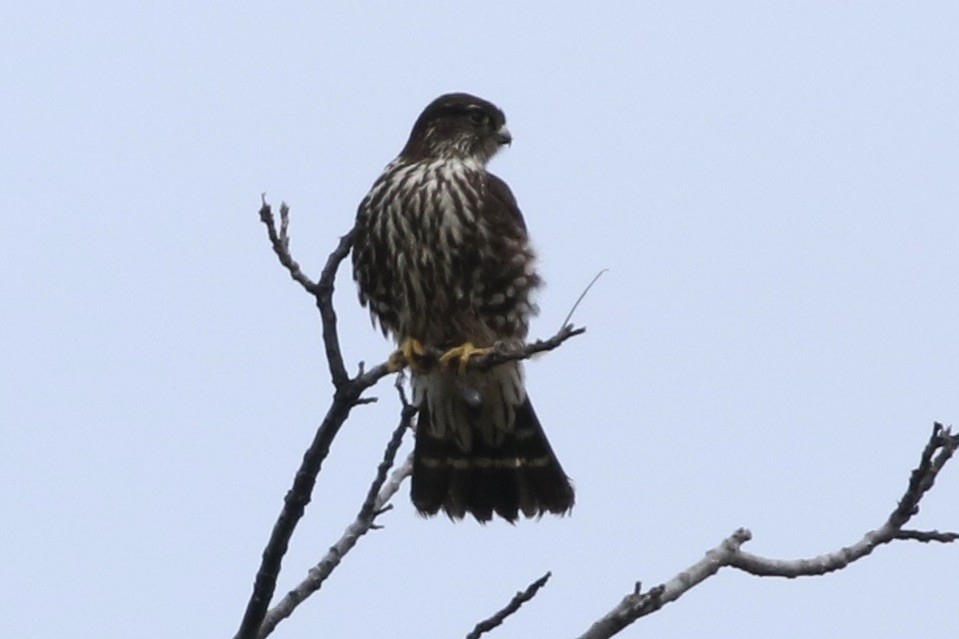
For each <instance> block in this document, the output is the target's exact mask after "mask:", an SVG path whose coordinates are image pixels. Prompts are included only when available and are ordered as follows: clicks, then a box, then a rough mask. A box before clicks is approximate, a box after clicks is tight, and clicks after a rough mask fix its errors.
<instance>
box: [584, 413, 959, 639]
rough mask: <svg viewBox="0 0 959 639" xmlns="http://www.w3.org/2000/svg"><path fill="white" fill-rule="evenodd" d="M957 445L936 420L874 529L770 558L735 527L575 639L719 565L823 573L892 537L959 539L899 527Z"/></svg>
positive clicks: (604, 632) (605, 633)
mask: <svg viewBox="0 0 959 639" xmlns="http://www.w3.org/2000/svg"><path fill="white" fill-rule="evenodd" d="M956 448H959V435H954V434H952V432H951V431H950V429H948V428H945V427H943V425H942V424H939V423H936V424H935V425H934V427H933V431H932V436H931V437H930V439H929V442H928V443H927V444H926V446H925V448H924V449H923V452H922V456H921V458H920V461H919V466H918V467H917V468H916V469H915V470H913V471H912V474H911V476H910V478H909V486H908V488H907V489H906V492H905V494H903V497H902V499H901V500H900V501H899V505H898V506H897V507H896V509H895V510H893V512H892V514H890V515H889V517H888V518H887V519H886V521H885V522H884V523H883V524H882V526H880V527H879V528H878V529H876V530H873V531H870V532H868V533H866V535H865V536H864V537H863V538H862V539H861V540H859V541H858V542H856V543H855V544H853V545H852V546H849V547H846V548H841V549H839V550H837V551H835V552H832V553H827V554H824V555H820V556H818V557H812V558H808V559H791V560H788V559H770V558H767V557H760V556H759V555H753V554H750V553H747V552H743V550H742V545H743V544H744V543H746V542H747V541H749V540H750V539H751V538H752V533H751V532H749V531H748V530H747V529H745V528H740V529H739V530H737V531H736V532H734V533H733V534H732V535H730V536H729V537H728V538H726V539H724V540H723V542H722V543H720V544H719V545H718V546H716V547H715V548H713V549H712V550H710V551H709V552H707V553H706V556H705V557H704V558H703V559H701V560H700V561H697V562H696V563H695V564H693V565H692V566H690V567H689V568H687V569H686V570H684V571H682V572H681V573H679V574H678V575H676V576H675V577H673V578H672V579H670V580H669V581H667V582H666V583H664V584H661V585H659V586H657V587H656V588H653V589H652V590H650V591H649V592H647V593H645V594H640V592H639V588H638V587H637V589H636V592H634V593H632V594H629V595H627V596H626V597H624V598H623V600H622V601H621V602H620V603H619V605H617V606H616V607H615V608H613V609H612V610H611V611H610V612H609V613H607V614H606V615H605V616H604V617H603V618H602V619H600V620H599V621H597V622H596V623H595V624H593V626H592V627H590V629H589V630H587V631H586V632H585V633H584V634H582V635H580V637H579V639H606V638H608V637H612V636H613V635H615V634H616V633H618V632H619V631H620V630H622V629H623V628H625V627H626V626H628V625H629V624H631V623H633V622H634V621H636V620H637V619H639V618H640V617H643V616H645V615H648V614H650V613H652V612H655V611H656V610H658V609H659V608H661V607H662V606H663V605H665V604H667V603H670V602H672V601H676V600H677V599H679V598H680V597H681V596H682V595H684V594H686V592H688V591H689V590H691V589H692V588H693V587H695V586H697V585H698V584H700V583H702V582H703V581H705V580H706V579H708V578H709V577H712V576H713V575H715V574H716V573H717V572H718V571H719V569H720V568H724V567H726V566H731V567H733V568H738V569H739V570H742V571H744V572H747V573H749V574H751V575H757V576H761V577H786V578H789V579H792V578H795V577H806V576H813V575H824V574H826V573H829V572H832V571H835V570H840V569H842V568H845V567H846V566H847V565H849V564H850V563H852V562H854V561H856V560H858V559H862V558H863V557H865V556H866V555H868V554H870V553H871V552H872V551H873V550H874V549H875V548H876V547H878V546H881V545H882V544H887V543H889V542H891V541H893V540H896V539H914V540H917V541H923V542H942V543H949V542H952V541H957V540H959V533H951V532H949V533H941V532H939V531H930V532H920V531H911V530H905V531H904V530H902V527H903V526H904V525H905V524H906V523H907V522H908V521H909V520H910V519H911V518H912V517H913V516H914V515H915V514H916V513H918V512H919V502H920V501H921V500H922V497H923V496H924V495H925V494H926V493H927V492H928V491H929V490H930V489H931V488H932V486H933V484H934V483H935V480H936V477H937V476H938V474H939V471H940V470H942V468H943V466H944V465H945V463H946V462H947V461H949V458H950V457H952V454H953V453H954V452H955V451H956Z"/></svg>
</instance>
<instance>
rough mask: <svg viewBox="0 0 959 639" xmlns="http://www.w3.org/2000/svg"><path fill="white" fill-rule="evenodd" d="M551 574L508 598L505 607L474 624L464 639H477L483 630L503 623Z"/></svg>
mask: <svg viewBox="0 0 959 639" xmlns="http://www.w3.org/2000/svg"><path fill="white" fill-rule="evenodd" d="M551 576H552V573H549V572H548V573H546V574H545V575H543V576H542V577H540V578H539V579H537V580H536V581H534V582H533V583H531V584H530V585H529V586H527V588H526V590H524V591H522V592H518V593H516V595H515V596H514V597H513V598H512V599H510V602H509V603H508V604H506V607H504V608H503V609H502V610H500V611H499V612H497V613H496V614H495V615H493V616H492V617H490V618H489V619H486V620H484V621H481V622H479V623H478V624H476V626H475V627H474V628H473V630H472V631H470V633H469V634H468V635H466V639H479V637H480V635H482V634H483V633H484V632H489V631H490V630H492V629H493V628H495V627H497V626H499V625H500V624H501V623H503V621H505V620H506V618H507V617H509V616H510V615H511V614H513V613H514V612H516V611H517V610H519V608H520V606H522V605H523V604H524V603H526V602H527V601H529V600H530V599H532V598H533V597H535V596H536V593H537V592H539V589H540V588H542V587H543V586H545V585H546V582H547V581H549V578H550V577H551Z"/></svg>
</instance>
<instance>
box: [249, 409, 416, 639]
mask: <svg viewBox="0 0 959 639" xmlns="http://www.w3.org/2000/svg"><path fill="white" fill-rule="evenodd" d="M415 414H416V408H415V407H413V406H410V405H409V404H407V403H406V399H405V397H404V398H403V410H402V411H401V415H400V423H399V425H398V426H397V427H396V430H394V431H393V436H392V437H391V438H390V441H389V443H388V444H387V446H386V450H385V451H384V453H383V461H382V462H380V465H379V467H378V468H377V472H376V478H375V479H374V480H373V483H372V485H371V486H370V490H369V494H368V495H367V498H366V500H365V501H364V502H363V506H362V507H361V508H360V512H359V514H358V515H357V516H356V519H355V520H354V521H353V522H352V523H351V524H350V525H349V526H347V527H346V530H345V531H344V532H343V535H342V536H341V537H340V538H339V540H337V542H336V543H335V544H333V545H332V546H331V547H330V549H329V551H327V553H326V555H325V556H324V557H323V559H321V560H320V562H319V563H318V564H316V565H315V566H313V568H311V569H310V570H309V572H308V573H307V575H306V577H305V578H304V579H303V581H301V582H300V583H299V584H298V585H297V586H296V587H295V588H293V589H292V590H291V591H290V592H288V593H287V594H286V596H285V597H283V599H282V600H281V601H280V602H279V603H278V604H277V605H276V606H274V607H273V608H272V609H271V610H270V611H269V612H267V614H266V617H265V618H264V619H263V623H262V624H261V626H260V631H259V633H258V634H257V637H258V639H263V637H266V636H268V635H269V634H270V633H272V632H273V630H274V629H275V628H276V625H277V624H278V623H280V622H281V621H283V620H284V619H286V618H287V617H289V616H290V615H291V614H292V613H293V611H294V610H295V609H296V607H297V606H298V605H300V604H301V603H302V602H303V601H304V600H305V599H306V598H307V597H309V596H310V595H312V594H313V593H314V592H316V591H317V590H319V589H320V588H321V587H322V586H323V583H324V582H325V581H326V579H327V577H329V576H330V574H331V573H332V572H333V570H334V569H335V568H336V567H337V566H339V565H340V562H341V561H343V557H345V556H346V553H348V552H349V551H350V550H352V549H353V546H355V545H356V542H358V541H359V540H360V537H362V536H363V535H365V534H366V533H367V532H369V531H370V530H371V529H374V528H377V526H376V524H375V522H376V518H377V517H379V516H380V515H381V514H382V513H384V512H386V511H387V510H388V504H389V501H390V499H392V498H393V496H394V495H395V494H396V492H397V491H398V490H399V488H400V484H402V483H403V480H405V479H406V478H407V477H409V476H410V474H412V472H413V455H412V454H410V455H409V457H407V459H406V461H405V462H404V463H403V465H401V466H400V467H399V468H397V469H396V470H394V471H393V473H392V475H391V476H390V480H389V482H387V481H386V477H387V473H388V472H389V469H390V467H391V466H392V465H393V460H394V459H395V458H396V451H397V450H398V449H399V447H400V443H401V442H402V441H403V435H404V434H405V433H406V431H407V430H409V429H410V428H411V420H412V418H413V416H414V415H415Z"/></svg>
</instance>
